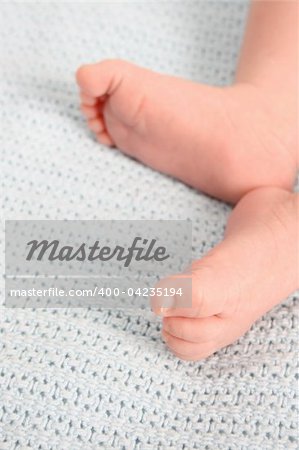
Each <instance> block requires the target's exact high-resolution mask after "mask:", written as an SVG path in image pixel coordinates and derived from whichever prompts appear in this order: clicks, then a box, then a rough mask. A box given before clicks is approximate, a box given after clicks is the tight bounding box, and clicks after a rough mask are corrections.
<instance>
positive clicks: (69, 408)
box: [0, 1, 298, 450]
mask: <svg viewBox="0 0 299 450" xmlns="http://www.w3.org/2000/svg"><path fill="white" fill-rule="evenodd" d="M247 10H248V5H247V3H244V2H240V1H232V2H223V1H218V2H210V1H196V2H193V1H183V2H172V1H168V2H134V3H132V2H120V3H103V2H98V3H96V2H91V3H86V4H82V3H52V4H51V3H31V4H27V3H7V4H4V3H1V6H0V11H1V24H0V30H1V31H0V34H1V96H0V102H1V114H0V123H1V191H2V192H1V200H2V202H1V203H2V205H1V210H2V214H1V217H2V222H1V228H2V230H1V233H2V234H1V236H2V239H1V245H2V254H3V255H4V245H3V240H4V219H186V218H188V219H191V220H192V222H193V250H194V258H195V257H200V256H201V255H203V254H204V253H205V252H206V251H207V250H208V249H210V248H211V247H212V246H213V245H215V244H216V243H217V242H218V241H219V240H220V239H221V238H222V234H223V230H224V226H225V223H226V220H227V217H228V215H229V212H230V208H229V207H228V206H227V205H225V204H224V203H221V202H218V201H216V200H214V199H211V198H208V197H207V196H205V195H202V194H201V193H198V192H195V191H194V190H192V189H190V188H188V187H186V186H185V185H183V184H181V183H179V182H177V181H175V180H172V179H171V178H168V177H166V176H163V175H161V174H159V173H156V172H154V171H152V170H150V169H149V168H147V167H144V166H142V165H141V164H139V163H138V162H136V161H133V160H131V159H129V158H127V157H125V156H123V155H122V154H121V153H120V152H118V151H117V150H111V149H108V148H105V147H104V146H101V145H99V144H98V143H97V142H96V141H95V140H94V138H93V137H92V136H91V134H89V132H88V131H87V129H86V126H85V124H84V121H83V119H82V118H81V114H80V111H79V108H78V103H79V101H78V98H77V88H76V85H75V81H74V72H75V70H76V68H77V67H78V66H79V65H80V64H82V63H84V62H90V61H97V60H100V59H103V58H107V57H108V58H115V57H117V58H124V59H129V60H131V61H133V62H136V63H138V64H141V65H144V66H146V67H149V68H152V69H155V70H159V71H162V72H165V73H171V74H175V75H179V76H184V77H188V78H190V79H193V80H196V81H201V82H206V83H211V84H226V83H229V82H230V81H231V80H232V77H233V74H234V69H235V65H236V60H237V56H238V51H239V47H240V43H241V40H242V34H243V30H244V24H245V21H246V15H247ZM3 263H4V257H2V259H1V264H2V265H3ZM2 268H3V266H2ZM3 271H4V270H2V272H3ZM3 289H4V280H3V279H1V292H2V300H3V298H4V290H3ZM297 297H298V296H297ZM295 305H296V295H294V296H292V297H291V298H289V299H286V300H285V302H284V303H283V304H281V305H280V306H279V307H277V308H275V309H274V310H272V311H271V312H270V313H269V314H267V315H265V316H264V317H263V318H261V319H260V320H259V321H258V322H257V323H256V324H255V325H254V326H253V327H252V329H251V330H250V331H249V332H248V333H247V334H246V335H245V336H244V337H243V338H241V339H240V340H239V341H238V342H236V343H235V344H234V345H231V346H230V347H228V348H226V349H224V350H222V351H219V352H218V353H217V354H215V355H213V356H211V357H210V358H208V359H207V360H205V361H202V362H196V363H192V362H191V363H188V362H182V361H179V360H178V359H176V358H175V357H173V356H172V355H171V354H170V353H169V352H168V350H167V349H166V348H165V346H164V345H163V343H162V341H161V339H160V327H161V324H160V320H159V319H157V318H155V317H154V316H153V315H152V313H151V312H150V311H146V312H142V314H141V313H140V312H138V311H136V312H134V313H132V312H131V311H116V310H95V309H89V310H87V309H79V308H78V309H69V310H67V309H43V310H41V309H40V310H32V309H23V310H22V309H8V308H5V307H4V306H1V310H0V314H1V318H0V320H1V323H0V386H1V392H0V448H1V450H4V449H10V450H17V449H18V450H19V449H20V450H25V449H34V450H46V449H47V450H50V449H52V450H77V449H84V450H89V449H90V450H91V449H98V448H105V449H112V448H115V449H129V450H131V449H136V450H144V449H163V450H164V449H165V450H168V449H170V448H172V449H177V450H180V449H211V450H215V449H238V450H240V449H251V450H256V449H262V450H267V449H269V450H270V449H271V450H273V449H277V450H278V449H281V450H286V449H292V448H296V447H297V444H296V419H297V402H296V362H297V353H296V343H297V333H296V326H297V325H298V323H297V315H296V309H295Z"/></svg>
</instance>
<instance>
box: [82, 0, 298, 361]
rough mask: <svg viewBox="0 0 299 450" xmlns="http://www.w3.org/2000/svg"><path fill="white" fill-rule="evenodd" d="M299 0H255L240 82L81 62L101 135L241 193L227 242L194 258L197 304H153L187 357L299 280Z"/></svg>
mask: <svg viewBox="0 0 299 450" xmlns="http://www.w3.org/2000/svg"><path fill="white" fill-rule="evenodd" d="M296 6H297V5H296V2H292V1H285V2H284V1H281V2H275V1H273V2H271V1H269V2H263V1H261V2H259V1H256V2H254V3H253V5H252V8H251V14H250V17H249V21H248V29H247V33H246V36H245V42H244V46H243V50H242V52H241V58H240V63H239V67H238V70H237V75H236V81H235V83H234V84H233V85H232V86H228V87H212V86H206V85H201V84H199V83H194V82H192V81H186V80H183V79H180V78H176V77H171V76H166V75H162V74H158V73H155V72H152V71H150V70H146V69H143V68H140V67H137V66H135V65H133V64H131V63H128V62H125V61H119V60H107V61H102V62H100V63H96V64H89V65H85V66H82V67H81V68H80V69H79V70H78V72H77V82H78V84H79V87H80V91H81V92H80V95H81V103H82V105H81V109H82V112H83V113H84V115H85V116H86V117H87V120H88V125H89V127H90V129H91V130H92V131H93V132H94V133H95V134H96V136H97V138H98V140H99V141H100V142H101V143H102V144H105V145H108V146H115V147H117V148H118V149H120V150H121V151H123V152H124V153H125V154H127V155H129V156H131V157H134V158H136V159H138V160H140V161H141V162H143V163H145V164H147V165H149V166H151V167H152V168H154V169H156V170H159V171H161V172H164V173H166V174H168V175H171V176H173V177H176V178H178V179H180V180H181V181H183V182H185V183H187V184H188V185H190V186H193V187H195V188H197V189H200V190H202V191H204V192H206V193H207V194H210V195H212V196H215V197H217V198H219V199H222V200H225V201H228V202H231V203H233V204H235V203H236V206H235V209H234V210H233V212H232V214H231V217H230V219H229V222H228V225H227V229H226V233H225V237H224V240H223V241H222V242H221V243H220V244H219V245H218V246H217V247H215V248H214V249H213V250H212V251H210V252H209V253H208V254H207V255H206V256H205V257H204V258H202V259H201V260H199V261H196V262H194V264H193V267H192V308H186V309H180V308H178V307H176V304H175V298H173V302H172V304H171V305H169V307H168V308H158V307H154V310H155V312H156V313H157V314H162V315H163V337H164V340H165V342H166V343H167V345H168V346H169V348H170V349H171V350H172V351H173V352H174V353H175V354H176V355H177V356H178V357H180V358H182V359H187V360H197V359H201V358H205V357H207V356H209V355H211V354H212V353H214V352H215V351H217V350H218V349H220V348H222V347H224V346H226V345H228V344H230V343H232V342H234V341H235V340H236V339H237V338H238V337H240V336H241V335H243V334H244V333H245V332H246V331H247V330H248V329H249V328H250V327H251V325H252V324H253V323H254V321H255V320H257V319H258V318H259V317H260V316H261V315H263V314H264V313H265V312H267V311H268V310H270V309H271V308H272V307H273V306H275V305H277V304H278V303H279V302H280V301H282V300H283V299H284V298H285V297H286V296H287V295H288V294H290V293H292V292H293V291H294V290H296V288H297V285H298V273H297V266H298V264H297V260H296V257H297V243H296V242H297V241H296V240H297V239H298V237H297V235H298V233H297V228H296V226H297V214H298V206H299V205H298V203H299V199H298V197H297V196H296V194H294V193H292V192H291V190H292V187H293V184H294V179H295V176H296V170H297V153H296V152H297V145H298V143H297V102H296V96H297V76H298V74H297V67H296V48H295V47H296V46H295V43H296V42H297V40H296V30H297V9H296ZM266 18H267V20H265V19H266ZM273 29H275V30H277V33H275V34H273ZM278 30H279V31H278ZM257 36H258V38H257ZM165 283H166V285H167V280H165V282H164V284H165Z"/></svg>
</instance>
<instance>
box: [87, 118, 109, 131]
mask: <svg viewBox="0 0 299 450" xmlns="http://www.w3.org/2000/svg"><path fill="white" fill-rule="evenodd" d="M88 126H89V128H90V129H91V131H93V132H94V133H96V134H100V133H102V132H103V131H104V130H105V123H104V120H103V119H102V118H101V117H97V118H96V119H90V120H89V121H88Z"/></svg>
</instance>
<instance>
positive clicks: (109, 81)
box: [76, 60, 133, 97]
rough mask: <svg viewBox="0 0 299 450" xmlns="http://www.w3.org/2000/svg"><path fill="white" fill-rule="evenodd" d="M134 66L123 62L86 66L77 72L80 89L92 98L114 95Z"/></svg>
mask: <svg viewBox="0 0 299 450" xmlns="http://www.w3.org/2000/svg"><path fill="white" fill-rule="evenodd" d="M132 66H133V64H130V63H128V62H126V61H122V60H105V61H101V62H98V63H95V64H85V65H83V66H81V67H79V69H78V70H77V72H76V79H77V83H78V85H79V87H80V89H81V90H82V91H83V92H84V93H85V94H87V95H89V96H92V97H101V96H103V95H110V94H112V93H113V92H114V91H115V90H116V89H117V87H118V86H119V84H120V83H121V81H122V79H123V77H124V75H125V73H126V72H128V71H129V70H130V68H131V67H132Z"/></svg>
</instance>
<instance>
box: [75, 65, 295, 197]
mask: <svg viewBox="0 0 299 450" xmlns="http://www.w3.org/2000/svg"><path fill="white" fill-rule="evenodd" d="M77 81H78V84H79V86H80V89H81V102H82V111H83V113H84V114H85V116H86V117H87V119H88V124H89V127H90V128H91V130H93V131H94V132H95V133H96V135H97V137H98V140H99V141H100V142H101V143H103V144H106V145H110V146H117V147H118V148H119V149H121V150H122V151H123V152H124V153H126V154H128V155H130V156H132V157H134V158H137V159H139V160H140V161H142V162H143V163H145V164H147V165H149V166H151V167H153V168H154V169H156V170H159V171H161V172H164V173H166V174H169V175H172V176H174V177H176V178H178V179H180V180H182V181H184V182H185V183H187V184H189V185H191V186H193V187H195V188H198V189H201V190H202V191H204V192H206V193H208V194H210V195H213V196H216V197H218V198H221V199H224V200H228V201H232V202H235V201H237V200H238V199H239V198H240V197H242V195H243V194H244V193H246V192H248V191H249V190H251V189H254V188H256V187H259V186H266V185H275V186H279V187H282V188H286V189H290V188H291V186H292V183H293V180H294V177H295V172H296V167H295V166H296V157H295V154H294V152H295V151H296V150H295V149H296V145H295V138H296V136H295V131H296V123H294V124H293V123H290V122H291V120H289V118H288V117H287V118H286V117H282V114H280V113H278V112H277V111H273V108H271V106H270V102H269V103H268V102H267V99H266V98H264V97H263V96H262V95H261V93H260V92H259V91H258V90H257V89H256V88H254V87H253V86H251V85H246V84H238V85H234V86H232V87H226V88H220V87H211V86H206V85H202V84H199V83H194V82H191V81H186V80H183V79H180V78H176V77H171V76H166V75H161V74H158V73H155V72H152V71H150V70H146V69H143V68H140V67H137V66H135V65H133V64H130V63H128V62H125V61H118V60H107V61H103V62H100V63H97V64H90V65H86V66H82V67H81V68H80V69H79V70H78V72H77ZM293 130H294V133H293ZM292 133H293V134H292Z"/></svg>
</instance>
